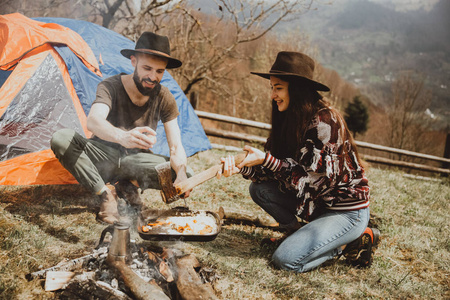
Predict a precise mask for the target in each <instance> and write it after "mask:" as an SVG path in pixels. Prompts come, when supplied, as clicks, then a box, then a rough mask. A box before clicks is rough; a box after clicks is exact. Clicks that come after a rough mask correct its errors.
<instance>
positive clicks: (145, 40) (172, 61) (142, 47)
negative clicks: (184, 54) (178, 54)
mask: <svg viewBox="0 0 450 300" xmlns="http://www.w3.org/2000/svg"><path fill="white" fill-rule="evenodd" d="M136 52H140V53H146V54H151V55H155V56H159V57H164V58H167V59H168V60H169V62H168V63H167V67H166V68H167V69H175V68H178V67H181V65H182V62H181V61H179V60H178V59H176V58H173V57H171V56H170V44H169V38H168V37H167V36H163V35H158V34H156V33H153V32H148V31H147V32H144V33H143V34H142V35H141V36H140V37H139V39H138V41H137V43H136V47H135V49H134V50H132V49H123V50H121V51H120V53H122V55H123V56H125V57H126V58H130V56H131V55H135V53H136Z"/></svg>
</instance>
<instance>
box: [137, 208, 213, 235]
mask: <svg viewBox="0 0 450 300" xmlns="http://www.w3.org/2000/svg"><path fill="white" fill-rule="evenodd" d="M141 230H142V232H144V233H152V231H154V232H157V233H163V234H175V235H179V234H186V235H190V234H192V235H206V234H213V233H216V231H217V223H216V219H215V218H214V217H213V216H210V215H207V214H206V213H205V212H200V213H198V214H195V215H192V216H168V217H163V218H158V219H157V220H156V221H154V222H153V221H152V222H148V223H147V224H146V225H143V226H142V228H141Z"/></svg>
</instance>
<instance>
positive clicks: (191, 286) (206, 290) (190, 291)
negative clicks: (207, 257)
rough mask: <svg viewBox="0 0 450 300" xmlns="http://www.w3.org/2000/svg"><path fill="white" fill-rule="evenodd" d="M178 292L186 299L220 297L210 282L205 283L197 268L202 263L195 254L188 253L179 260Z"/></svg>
mask: <svg viewBox="0 0 450 300" xmlns="http://www.w3.org/2000/svg"><path fill="white" fill-rule="evenodd" d="M177 267H178V278H177V280H176V283H177V288H178V292H179V293H180V296H181V298H182V299H184V300H197V299H212V300H214V299H218V298H217V296H216V295H215V293H214V289H213V288H212V286H211V284H210V283H203V282H202V280H201V278H200V277H199V275H198V273H197V272H196V270H195V269H198V268H200V263H199V262H198V260H197V258H196V257H195V256H194V255H191V254H189V255H187V256H184V257H182V258H180V259H178V260H177Z"/></svg>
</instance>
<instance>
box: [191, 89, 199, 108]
mask: <svg viewBox="0 0 450 300" xmlns="http://www.w3.org/2000/svg"><path fill="white" fill-rule="evenodd" d="M197 101H198V95H197V93H196V92H195V91H192V92H191V94H190V95H189V102H191V105H192V107H193V108H194V109H197Z"/></svg>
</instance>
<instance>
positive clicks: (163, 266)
mask: <svg viewBox="0 0 450 300" xmlns="http://www.w3.org/2000/svg"><path fill="white" fill-rule="evenodd" d="M131 248H132V262H131V263H130V264H126V263H124V262H122V261H110V260H108V259H107V257H108V253H107V252H108V249H107V248H106V247H102V248H99V249H98V250H94V252H93V253H92V254H90V255H86V256H83V257H81V258H77V259H74V260H70V261H63V262H61V263H60V264H58V265H56V266H54V267H51V268H48V269H45V270H41V271H38V272H34V273H31V274H28V275H27V278H28V279H29V280H33V279H45V290H46V291H54V292H55V293H57V294H58V297H59V298H60V299H120V300H122V299H124V300H128V299H145V300H153V299H162V300H164V299H177V300H179V299H187V300H189V299H218V298H217V296H216V295H215V292H214V289H213V286H212V282H208V280H211V278H213V280H214V278H217V276H203V275H202V274H205V273H211V269H208V268H206V269H205V270H206V271H205V270H203V267H202V266H201V265H200V263H199V262H198V260H197V259H196V258H195V256H194V255H192V254H189V255H185V254H183V253H181V251H179V250H172V249H168V248H161V247H158V246H156V245H153V244H151V245H146V248H144V247H142V246H137V245H136V244H135V243H131Z"/></svg>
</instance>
